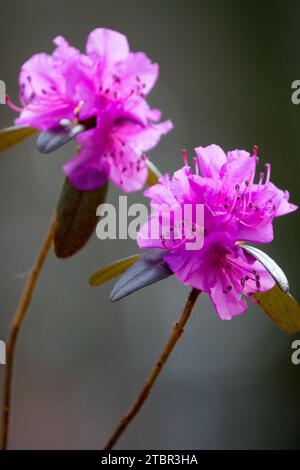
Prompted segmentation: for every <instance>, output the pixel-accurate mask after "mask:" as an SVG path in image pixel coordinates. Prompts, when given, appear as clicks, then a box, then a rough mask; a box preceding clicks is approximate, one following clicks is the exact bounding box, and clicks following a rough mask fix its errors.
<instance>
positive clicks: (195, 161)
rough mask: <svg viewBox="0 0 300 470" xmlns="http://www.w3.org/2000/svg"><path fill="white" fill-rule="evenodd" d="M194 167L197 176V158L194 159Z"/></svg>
mask: <svg viewBox="0 0 300 470" xmlns="http://www.w3.org/2000/svg"><path fill="white" fill-rule="evenodd" d="M194 166H195V171H196V175H197V176H198V175H199V165H198V158H197V157H194Z"/></svg>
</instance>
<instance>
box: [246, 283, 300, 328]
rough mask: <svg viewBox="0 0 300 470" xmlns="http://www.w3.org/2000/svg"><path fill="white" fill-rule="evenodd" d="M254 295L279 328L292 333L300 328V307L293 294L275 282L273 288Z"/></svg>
mask: <svg viewBox="0 0 300 470" xmlns="http://www.w3.org/2000/svg"><path fill="white" fill-rule="evenodd" d="M254 297H255V299H256V300H257V302H258V303H259V305H260V306H261V308H262V309H263V310H264V311H265V313H267V314H268V315H269V317H270V318H271V319H272V320H273V321H274V322H275V323H276V325H278V326H279V328H281V329H282V330H284V331H285V332H286V333H290V334H291V333H296V332H297V331H299V330H300V307H299V305H298V303H297V301H296V300H295V299H294V297H292V295H291V294H289V293H286V292H283V291H282V290H281V289H280V287H279V286H278V285H276V284H275V286H274V287H273V288H272V289H271V290H269V291H267V292H257V293H256V294H254Z"/></svg>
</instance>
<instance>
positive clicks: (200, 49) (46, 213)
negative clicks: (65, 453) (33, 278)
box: [0, 0, 300, 449]
mask: <svg viewBox="0 0 300 470" xmlns="http://www.w3.org/2000/svg"><path fill="white" fill-rule="evenodd" d="M299 15H300V2H299V1H285V2H283V1H280V2H278V1H265V2H261V1H252V2H247V1H230V0H226V1H221V0H220V1H214V0H209V1H206V0H205V1H201V0H198V1H196V0H195V1H193V0H186V1H182V0H181V1H179V0H178V1H177V0H150V1H141V0H139V1H133V0H126V1H125V0H123V1H121V0H119V1H118V0H109V1H102V0H85V1H84V2H82V1H79V0H72V1H71V0H64V1H63V2H62V1H58V0H52V1H43V2H41V1H35V0H26V2H25V1H16V0H2V1H1V9H0V44H1V46H0V79H2V80H5V82H6V84H7V90H8V92H9V94H10V95H11V98H12V99H13V100H14V101H17V94H18V86H17V78H18V72H19V70H20V67H21V65H22V64H23V63H24V62H25V61H26V60H27V59H28V58H29V57H30V56H31V55H32V54H33V53H36V52H40V51H46V52H51V51H52V48H53V45H52V39H53V38H54V37H55V36H56V35H58V34H61V35H64V36H65V37H66V38H67V39H68V40H69V41H70V42H71V43H73V44H74V45H75V46H77V47H81V48H84V44H85V39H86V37H87V35H88V33H89V32H90V31H91V30H92V29H93V28H95V27H108V28H112V29H116V30H119V31H121V32H123V33H125V34H126V35H127V36H128V39H129V41H130V45H131V48H132V50H134V51H137V50H142V51H145V52H146V53H147V54H148V55H149V56H150V57H151V59H152V60H153V61H156V62H158V63H159V64H160V78H159V81H158V83H157V86H156V87H155V89H154V91H153V92H152V93H151V96H150V103H151V104H152V105H153V106H155V107H159V108H161V109H162V110H163V112H164V117H166V118H171V119H172V120H173V122H174V130H173V132H172V133H170V134H169V135H168V136H167V137H165V138H164V139H163V140H162V141H161V144H160V145H158V146H157V148H156V149H155V150H154V151H153V152H152V153H151V156H152V157H153V160H154V162H155V163H156V164H157V166H158V167H159V168H160V169H161V170H162V171H169V172H171V171H173V170H175V169H176V168H178V166H179V165H181V163H182V160H181V149H182V147H186V148H187V149H188V151H189V155H190V158H191V155H192V149H193V147H195V146H199V145H203V146H204V145H208V144H211V143H217V144H219V145H221V146H222V147H223V148H224V149H234V148H245V149H247V150H251V149H252V147H253V144H257V145H258V146H259V155H260V162H261V165H263V163H265V162H271V164H272V179H273V181H274V182H275V183H276V184H277V185H278V186H280V187H282V188H288V189H289V190H290V193H291V199H292V200H293V201H294V202H297V201H298V202H299V165H300V132H299V128H300V105H299V106H295V105H293V104H292V102H291V83H292V81H293V80H296V79H300V47H299V44H300V26H299ZM14 117H15V113H14V112H12V111H11V110H9V109H8V108H7V107H6V106H3V105H2V106H0V119H1V127H4V126H7V125H10V124H11V123H12V122H13V119H14ZM74 151H75V146H74V143H70V144H68V145H67V146H65V147H64V148H62V149H60V150H59V151H57V152H56V153H54V154H50V155H48V156H46V155H41V154H39V153H38V151H37V150H36V148H35V142H34V139H29V140H28V141H26V142H25V143H24V144H22V145H19V146H17V147H15V148H14V149H12V150H10V151H7V152H6V153H3V154H1V155H0V157H1V158H0V165H1V167H0V198H1V206H0V220H1V234H0V247H1V273H0V276H1V277H0V283H1V298H0V339H5V338H6V335H7V329H8V325H9V321H10V319H11V317H12V314H13V312H14V310H15V308H16V305H17V302H18V299H19V297H20V294H21V292H22V289H23V286H24V282H25V277H26V272H27V271H28V270H29V269H30V267H31V264H32V261H33V259H34V256H35V253H36V250H37V247H38V245H39V244H40V242H41V240H42V238H43V235H44V232H45V230H46V227H47V225H48V220H49V218H50V214H51V212H52V210H53V208H54V207H55V205H56V202H57V199H58V196H59V193H60V190H61V187H62V183H63V179H64V176H63V173H62V170H61V167H62V164H63V162H65V161H66V160H67V159H68V158H69V157H70V156H71V155H73V153H74ZM118 195H119V192H118V190H117V189H116V188H115V187H113V186H111V187H110V191H109V196H108V199H109V201H110V202H111V201H115V202H117V198H118ZM136 200H138V201H142V200H143V197H142V195H141V194H140V193H139V194H134V195H131V196H130V201H136ZM298 230H299V216H298V213H295V214H292V215H289V216H287V217H285V218H283V219H279V220H277V221H276V239H275V241H274V243H273V244H272V246H270V247H267V251H268V252H269V253H271V254H272V255H273V256H274V257H275V258H276V260H277V261H278V263H279V264H280V265H281V266H282V267H283V269H284V270H285V272H286V273H287V276H288V278H289V280H290V284H291V288H292V292H293V294H294V295H295V296H296V297H297V296H298V298H299V297H300V295H299V294H300V292H299V290H300V283H299V276H298V272H299V232H298ZM136 251H137V247H136V244H135V242H134V241H130V240H129V241H123V240H122V241H104V242H100V241H99V240H98V239H97V238H96V236H95V235H94V236H93V239H92V240H91V242H90V243H89V244H88V246H87V247H86V248H85V249H84V250H83V251H81V252H80V253H78V254H77V255H76V256H74V257H73V258H71V259H69V260H67V261H63V262H62V261H59V260H57V259H56V258H55V257H54V255H53V254H51V255H50V256H49V258H48V260H47V263H46V266H45V268H44V270H43V273H42V276H41V279H40V282H39V284H38V287H37V289H36V292H35V296H34V300H33V303H32V307H31V308H30V311H29V313H28V316H27V319H26V322H25V325H24V328H23V330H22V332H21V335H20V339H19V342H18V347H17V366H16V369H15V380H14V393H13V415H12V423H11V440H10V445H11V448H15V449H16V448H22V449H25V448H26V449H47V448H52V449H56V448H57V449H91V448H101V446H102V445H103V443H104V442H105V440H106V438H107V437H108V435H109V434H110V433H111V431H112V430H113V428H114V426H115V425H116V423H117V421H118V419H119V417H120V416H121V415H122V414H123V413H124V412H125V411H126V410H127V409H128V407H129V405H131V403H132V401H133V400H134V399H135V397H136V394H137V392H138V390H139V388H140V386H141V385H142V383H143V381H144V379H145V377H146V375H147V374H148V371H149V369H150V367H152V365H153V363H154V360H155V359H156V357H157V356H158V354H159V353H160V352H161V350H162V348H163V346H164V343H165V341H166V339H167V337H168V335H169V333H170V330H171V328H172V323H173V322H174V321H175V320H176V319H177V317H178V316H179V314H180V312H181V309H182V307H183V305H184V302H185V298H186V296H187V293H188V290H187V289H186V288H185V287H184V286H183V285H181V284H180V283H179V282H178V281H176V279H175V278H170V279H167V280H165V281H163V282H161V283H158V284H156V285H153V286H151V287H148V288H146V289H144V290H142V291H140V292H138V293H136V294H135V295H132V296H130V297H129V298H128V299H125V300H123V301H121V302H120V303H117V304H114V305H113V304H111V303H110V302H109V301H108V298H107V297H108V294H109V292H110V290H111V287H112V284H107V285H105V286H103V287H99V288H96V289H92V288H90V287H89V284H88V279H89V276H90V274H92V273H93V272H94V271H95V270H96V269H97V268H99V267H100V266H102V265H105V264H106V263H108V262H110V261H112V260H115V259H117V258H119V257H123V256H125V255H129V254H132V253H135V252H136ZM294 338H298V339H299V338H300V334H298V335H295V337H288V336H286V335H285V334H284V333H283V332H281V331H280V330H279V329H278V328H277V327H276V326H275V325H274V324H273V323H272V322H271V321H270V320H269V319H268V318H267V317H266V316H265V315H264V313H262V312H261V311H260V309H259V308H258V307H256V306H255V305H251V306H250V308H249V310H248V311H247V312H246V313H245V314H244V315H241V316H240V317H238V318H236V319H235V320H233V321H231V322H222V321H220V320H219V319H218V317H217V315H216V314H215V312H214V311H213V308H212V306H211V305H210V302H209V300H208V298H207V297H206V296H205V295H203V296H202V298H201V297H200V299H199V302H198V304H197V307H196V308H195V311H194V314H193V315H192V318H191V320H190V322H189V324H188V326H187V328H186V331H185V334H184V337H183V339H182V341H181V342H180V343H179V345H178V346H177V348H176V350H175V352H174V354H173V355H172V358H171V359H170V362H169V363H168V365H167V367H166V369H165V370H164V372H163V374H162V376H161V377H160V379H159V381H158V382H157V385H156V386H155V389H154V391H153V394H152V396H151V398H150V399H149V401H148V402H147V403H146V405H145V407H144V409H143V410H142V412H141V413H140V414H139V416H138V417H137V419H136V420H135V421H134V423H133V424H132V425H131V426H130V428H129V429H128V431H127V432H126V434H125V435H124V437H123V438H122V440H120V442H119V444H118V448H119V449H166V448H168V449H184V448H186V449H204V448H208V449H218V448H221V449H232V448H233V449H288V448H297V447H298V448H299V447H300V430H299V420H300V365H299V366H298V367H297V366H294V365H292V363H291V358H290V357H291V352H292V350H291V342H292V340H293V339H294ZM3 372H4V366H0V386H1V385H2V381H3Z"/></svg>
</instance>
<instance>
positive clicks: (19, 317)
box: [1, 214, 55, 450]
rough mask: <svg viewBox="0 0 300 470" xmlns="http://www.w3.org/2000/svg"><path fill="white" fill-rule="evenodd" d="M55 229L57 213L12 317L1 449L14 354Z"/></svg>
mask: <svg viewBox="0 0 300 470" xmlns="http://www.w3.org/2000/svg"><path fill="white" fill-rule="evenodd" d="M54 231H55V214H54V215H53V216H52V219H51V223H50V226H49V229H48V231H47V234H46V236H45V239H44V243H43V244H42V247H41V249H40V251H39V253H38V256H37V258H36V261H35V263H34V265H33V268H32V270H31V273H30V276H29V278H28V280H27V282H26V285H25V288H24V290H23V294H22V297H21V299H20V302H19V305H18V307H17V310H16V312H15V315H14V317H13V319H12V322H11V325H10V329H9V334H8V339H7V348H6V367H5V375H4V396H3V407H2V426H1V450H6V449H7V441H8V430H9V418H10V403H11V387H12V376H13V366H14V355H15V349H16V342H17V337H18V333H19V331H20V328H21V325H22V323H23V320H24V318H25V314H26V311H27V309H28V307H29V305H30V301H31V298H32V294H33V291H34V288H35V286H36V284H37V280H38V278H39V275H40V272H41V269H42V267H43V265H44V262H45V259H46V257H47V254H48V252H49V249H50V247H51V244H52V241H53V237H54Z"/></svg>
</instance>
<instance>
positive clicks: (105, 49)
mask: <svg viewBox="0 0 300 470" xmlns="http://www.w3.org/2000/svg"><path fill="white" fill-rule="evenodd" d="M86 52H87V54H88V55H91V56H97V57H98V59H99V60H100V61H101V63H102V64H103V66H104V65H106V66H110V65H112V64H114V63H115V62H118V61H122V60H125V59H126V58H127V57H128V54H129V46H128V42H127V38H126V36H124V35H123V34H121V33H118V32H117V31H113V30H111V29H105V28H98V29H95V30H94V31H92V32H91V33H90V34H89V36H88V39H87V44H86Z"/></svg>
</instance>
